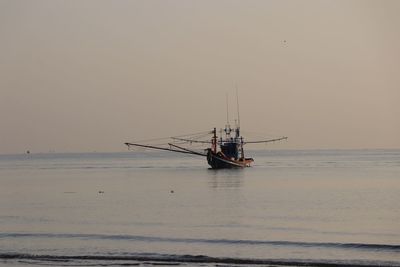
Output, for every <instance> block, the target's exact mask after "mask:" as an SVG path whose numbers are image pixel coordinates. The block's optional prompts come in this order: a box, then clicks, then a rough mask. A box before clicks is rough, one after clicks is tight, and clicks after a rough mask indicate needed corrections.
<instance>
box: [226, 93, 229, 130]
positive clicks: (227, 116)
mask: <svg viewBox="0 0 400 267" xmlns="http://www.w3.org/2000/svg"><path fill="white" fill-rule="evenodd" d="M226 125H229V108H228V93H226Z"/></svg>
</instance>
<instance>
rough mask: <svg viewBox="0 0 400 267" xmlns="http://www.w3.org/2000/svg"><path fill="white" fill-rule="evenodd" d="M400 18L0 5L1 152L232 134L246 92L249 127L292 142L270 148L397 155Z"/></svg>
mask: <svg viewBox="0 0 400 267" xmlns="http://www.w3.org/2000/svg"><path fill="white" fill-rule="evenodd" d="M399 14H400V1H337V0H335V1H282V0H277V1H244V0H243V1H215V0H212V1H190V0H182V1H168V0H165V1H164V0H160V1H148V0H146V1H111V0H110V1H98V0H93V1H57V0H49V1H41V0H38V1H18V0H17V1H16V0H10V1H5V0H0V154H5V153H23V152H24V151H26V150H28V149H29V150H31V151H32V152H47V151H57V152H72V151H78V152H79V151H123V150H125V147H124V145H123V143H124V142H126V141H134V140H137V139H145V138H149V137H158V136H161V137H164V136H171V135H179V134H183V133H191V132H198V131H203V130H208V129H211V128H213V127H223V126H224V124H225V118H226V113H225V108H226V107H225V97H226V93H227V92H229V93H230V95H231V101H230V102H231V103H230V104H231V107H232V106H234V103H235V98H234V95H235V89H234V88H235V84H237V85H238V87H239V95H240V104H241V105H240V111H241V126H242V129H243V130H247V131H250V132H260V133H266V134H270V135H286V136H289V140H288V142H283V143H281V144H275V145H272V146H269V147H270V148H301V149H308V148H310V149H315V148H400V16H399ZM231 112H232V113H233V112H234V109H233V108H232V110H231ZM267 148H268V147H267Z"/></svg>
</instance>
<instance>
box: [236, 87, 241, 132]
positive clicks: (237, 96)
mask: <svg viewBox="0 0 400 267" xmlns="http://www.w3.org/2000/svg"><path fill="white" fill-rule="evenodd" d="M235 85H236V105H237V120H238V125H237V127H238V128H240V115H239V93H238V91H239V90H238V86H237V84H235Z"/></svg>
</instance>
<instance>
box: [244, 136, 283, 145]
mask: <svg viewBox="0 0 400 267" xmlns="http://www.w3.org/2000/svg"><path fill="white" fill-rule="evenodd" d="M286 139H288V138H287V137H286V136H283V137H281V138H275V139H270V140H260V141H246V142H243V144H244V145H245V144H258V143H269V142H275V141H281V140H286Z"/></svg>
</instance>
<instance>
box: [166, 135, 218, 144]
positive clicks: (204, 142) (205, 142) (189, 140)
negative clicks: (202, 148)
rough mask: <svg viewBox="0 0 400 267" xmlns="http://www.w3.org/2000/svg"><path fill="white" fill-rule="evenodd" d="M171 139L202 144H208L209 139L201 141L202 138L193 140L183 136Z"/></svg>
mask: <svg viewBox="0 0 400 267" xmlns="http://www.w3.org/2000/svg"><path fill="white" fill-rule="evenodd" d="M171 138H172V139H173V140H178V141H185V142H188V143H202V144H210V143H211V141H203V140H193V139H185V138H179V137H171Z"/></svg>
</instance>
